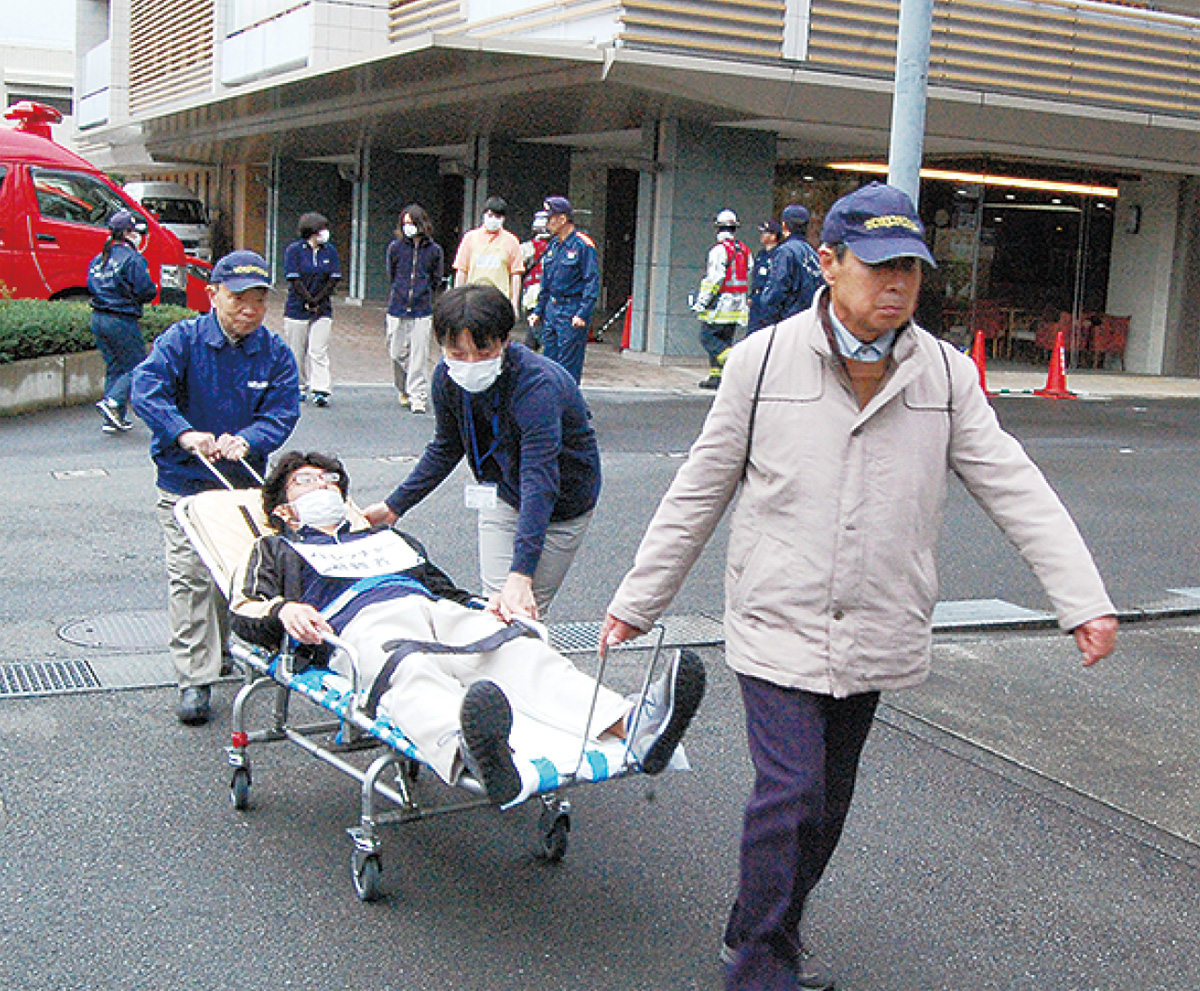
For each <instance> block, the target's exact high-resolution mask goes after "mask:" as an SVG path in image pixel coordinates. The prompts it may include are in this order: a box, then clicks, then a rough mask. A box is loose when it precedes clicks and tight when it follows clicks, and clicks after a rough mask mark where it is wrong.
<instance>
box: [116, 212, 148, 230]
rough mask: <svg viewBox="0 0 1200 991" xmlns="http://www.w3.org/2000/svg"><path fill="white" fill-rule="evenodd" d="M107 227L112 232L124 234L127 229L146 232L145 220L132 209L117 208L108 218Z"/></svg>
mask: <svg viewBox="0 0 1200 991" xmlns="http://www.w3.org/2000/svg"><path fill="white" fill-rule="evenodd" d="M108 229H109V230H110V231H112V232H113V233H114V234H125V233H128V232H129V231H138V232H139V233H142V234H144V233H145V232H146V221H145V220H144V219H142V218H141V217H139V216H138V215H137V214H136V213H134V212H133V211H132V210H118V211H117V212H116V213H114V214H113V215H112V216H111V217H109V218H108Z"/></svg>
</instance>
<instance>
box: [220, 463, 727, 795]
mask: <svg viewBox="0 0 1200 991" xmlns="http://www.w3.org/2000/svg"><path fill="white" fill-rule="evenodd" d="M348 490H349V478H348V477H347V475H346V470H345V468H344V467H343V465H342V464H341V462H340V461H338V460H337V459H336V458H333V457H329V456H327V455H323V454H317V453H309V454H302V453H300V452H297V451H292V452H289V453H287V454H285V455H284V456H283V457H282V458H281V459H280V460H279V462H278V464H276V466H275V468H274V469H273V470H272V471H271V473H270V474H269V475H268V476H267V479H266V482H265V484H264V486H263V510H264V511H265V513H266V515H267V519H268V520H269V521H270V523H271V525H272V526H273V527H275V528H276V530H277V531H278V532H277V533H274V534H269V535H266V536H264V537H261V538H260V539H259V540H258V541H257V542H256V544H255V546H254V548H253V550H252V551H251V553H250V556H249V558H248V559H247V561H246V563H245V564H244V565H243V567H242V568H241V569H240V571H239V572H238V574H237V575H236V576H235V578H234V582H233V588H232V593H231V597H230V608H231V609H232V612H233V629H234V630H235V631H236V632H237V633H238V635H239V636H241V637H243V638H244V639H246V640H249V641H250V642H252V643H256V644H259V645H262V646H267V647H271V648H277V647H278V646H279V645H280V644H281V643H282V641H283V637H284V634H285V633H286V634H288V635H290V636H291V637H293V638H294V639H295V640H297V641H299V643H300V644H301V645H302V646H301V647H300V649H299V650H298V655H299V656H300V657H301V658H302V659H306V660H308V661H309V662H310V663H320V664H326V663H328V664H329V666H330V667H331V668H332V669H333V670H334V671H335V672H337V673H339V674H343V675H346V676H348V677H349V676H353V672H352V671H350V670H348V669H347V667H346V661H345V660H344V655H342V654H340V653H339V654H336V655H335V656H333V657H332V659H330V657H329V654H330V653H331V652H330V648H329V647H328V646H327V645H326V644H325V643H324V640H325V638H327V637H329V636H336V637H338V638H340V639H341V640H343V641H345V642H346V643H348V644H349V645H350V646H351V647H353V648H354V650H355V651H356V652H357V655H358V668H359V670H358V678H359V681H360V684H361V685H363V686H371V690H370V692H369V694H368V696H367V701H366V708H367V711H368V715H371V716H374V710H375V707H376V706H378V708H379V710H381V711H382V712H384V713H385V714H386V715H387V717H388V718H389V719H390V720H391V721H392V722H393V723H394V724H395V725H396V726H397V727H398V728H399V729H400V730H401V731H402V732H403V733H404V734H405V736H407V737H408V738H409V740H411V741H412V743H413V744H414V745H415V746H416V747H417V749H418V750H419V751H420V753H421V756H422V757H423V758H424V760H425V761H426V762H427V763H428V764H429V765H430V766H431V767H432V768H433V769H434V770H435V771H436V772H437V773H438V775H439V776H440V777H441V778H442V779H443V780H444V781H446V782H447V783H450V784H453V783H455V782H456V781H457V779H458V777H459V775H461V774H462V772H463V770H464V767H465V768H466V769H468V770H470V771H471V773H472V774H474V775H475V776H476V777H477V778H478V779H479V781H480V783H481V784H482V785H483V786H484V788H485V790H486V791H487V794H488V797H489V798H490V799H492V801H494V802H496V803H498V804H501V805H504V804H507V803H509V802H512V801H514V800H515V799H516V798H517V797H518V796H519V795H520V794H521V792H522V789H523V783H522V780H521V771H520V769H519V768H518V766H517V763H516V762H515V761H514V759H513V753H512V748H511V746H510V734H511V733H512V731H513V728H514V721H515V722H516V723H517V724H519V725H520V726H522V727H523V728H524V729H530V728H533V729H536V728H537V727H538V726H541V727H552V728H554V729H557V730H560V731H562V732H565V733H569V734H573V735H574V736H575V738H576V739H577V740H578V739H579V738H580V737H581V736H583V735H584V730H585V726H586V736H587V738H588V739H590V740H596V741H603V740H606V739H608V740H627V741H628V748H629V753H630V755H631V756H632V758H633V760H635V761H636V762H637V763H638V765H639V766H640V767H641V769H642V771H644V772H645V773H647V774H658V773H661V772H662V771H663V770H665V769H666V767H667V765H668V764H669V763H670V762H671V759H672V757H673V755H674V753H675V749H676V747H677V746H678V744H679V741H680V740H681V739H682V737H683V734H684V731H685V730H686V729H687V726H688V724H689V723H690V722H691V719H692V716H693V715H694V714H695V712H696V709H697V708H698V707H699V705H700V700H701V698H702V697H703V695H704V684H705V673H704V666H703V664H702V663H701V661H700V659H699V658H698V657H697V656H696V655H695V654H694V653H692V652H691V651H686V650H684V651H679V652H678V653H677V654H676V655H675V656H674V657H673V659H672V661H671V663H670V664H669V666H668V669H667V671H666V672H665V673H664V675H663V676H662V677H661V678H660V679H659V680H658V681H657V682H656V683H655V684H653V685H652V686H650V689H649V690H648V691H647V693H646V696H645V698H644V700H641V704H640V706H639V705H638V701H639V700H638V698H637V697H636V696H635V697H633V698H632V699H625V698H622V697H621V696H620V695H618V694H616V693H615V692H613V691H611V690H609V689H607V688H605V687H604V686H602V685H597V683H596V681H595V680H594V679H593V678H591V677H589V676H588V675H586V674H584V673H583V672H581V671H579V670H578V669H577V668H575V667H574V665H572V664H571V662H570V661H568V660H567V659H566V658H565V657H563V656H562V655H561V654H559V653H558V652H557V651H555V650H553V649H552V648H550V647H549V646H548V645H547V644H546V643H544V642H543V641H542V640H541V639H540V638H539V637H538V636H537V634H536V633H535V632H534V631H533V630H532V629H531V628H529V627H527V626H525V625H523V624H520V623H514V624H505V623H503V622H501V621H500V620H499V619H498V618H497V617H496V616H494V615H493V614H491V613H489V612H485V611H483V610H480V609H473V608H470V607H469V606H468V603H469V602H470V600H471V596H470V594H469V593H467V592H464V591H463V590H462V589H459V588H457V587H456V586H455V585H454V583H453V582H452V581H451V580H450V579H449V578H448V577H447V576H446V575H445V574H444V573H443V572H442V571H441V570H440V569H438V568H437V567H436V566H434V565H433V564H432V563H431V562H430V561H429V560H428V559H427V557H426V555H425V549H424V548H423V547H422V546H421V544H420V543H419V542H418V541H417V540H415V539H414V538H413V537H411V536H409V535H408V534H405V533H403V532H401V531H399V530H397V529H394V528H392V527H388V526H375V527H372V526H370V524H368V523H367V521H366V520H365V519H363V518H361V517H357V516H356V514H352V513H351V511H350V509H349V507H348V505H347V503H346V495H347V492H348Z"/></svg>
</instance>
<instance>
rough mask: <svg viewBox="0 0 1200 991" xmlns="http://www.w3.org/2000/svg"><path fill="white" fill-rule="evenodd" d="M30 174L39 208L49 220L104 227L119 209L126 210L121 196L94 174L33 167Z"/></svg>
mask: <svg viewBox="0 0 1200 991" xmlns="http://www.w3.org/2000/svg"><path fill="white" fill-rule="evenodd" d="M29 174H30V176H31V178H32V179H33V187H34V189H35V190H36V191H37V201H38V212H40V213H41V215H42V216H43V217H46V218H47V219H49V220H67V221H70V222H71V223H75V224H90V225H92V226H93V227H103V226H105V225H106V224H107V223H108V218H109V217H111V216H112V215H113V214H114V213H116V212H117V211H118V210H128V209H129V207H127V206H126V205H125V202H124V200H122V199H121V197H119V196H118V195H117V194H116V193H115V192H113V190H111V189H110V188H109V187H108V186H106V185H105V184H104V183H102V182H101V181H100V180H99V179H97V178H95V177H94V176H90V175H87V174H85V173H83V172H60V171H58V170H56V169H38V168H32V169H30V170H29Z"/></svg>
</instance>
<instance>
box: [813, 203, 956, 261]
mask: <svg viewBox="0 0 1200 991" xmlns="http://www.w3.org/2000/svg"><path fill="white" fill-rule="evenodd" d="M821 240H822V241H823V242H825V243H826V244H844V245H845V246H846V247H847V248H849V249H850V250H851V251H852V252H853V253H854V255H855V257H856V258H858V259H859V260H860V261H864V262H866V263H867V264H868V265H877V264H879V263H880V262H886V261H891V260H892V259H893V258H921V259H923V260H925V261H927V262H929V264H930V265H933V266H935V267H936V265H937V262H935V261H934V260H933V255H931V254H930V253H929V248H928V246H927V245H926V244H925V227H924V225H922V223H921V218H920V217H918V216H917V210H916V207H915V206H913V201H912V199H910V198H909V195H908V193H906V192H904V190H902V189H897V188H896V187H895V186H889V185H886V184H885V183H882V182H873V183H871V184H870V185H867V186H863V187H862V188H861V189H856V190H855V191H854V192H853V193H850V194H848V195H846V196H843V197H842V198H841V199H840V200H838V201H837V202H836V203H834V204H833V206H831V207H830V208H829V213H827V214H826V215H825V227H824V229H823V230H822V231H821Z"/></svg>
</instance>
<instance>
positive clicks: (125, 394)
mask: <svg viewBox="0 0 1200 991" xmlns="http://www.w3.org/2000/svg"><path fill="white" fill-rule="evenodd" d="M92 333H93V334H94V335H95V336H96V346H97V347H98V348H99V349H100V354H101V356H102V357H103V358H104V368H105V377H104V398H105V399H110V400H112V401H113V402H114V403H116V404H117V408H118V410H119V411H120V414H121V416H124V415H125V408H126V406H128V405H129V390H130V385H131V382H132V376H133V370H134V369H135V368H137V366H138V365H140V364H141V363H142V359H144V358H145V357H146V342H145V341H144V340H143V339H142V331H141V328H140V327H139V326H138V320H137V317H134V316H122V315H121V314H119V313H102V312H100V311H99V310H97V311H95V312H93V313H92Z"/></svg>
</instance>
